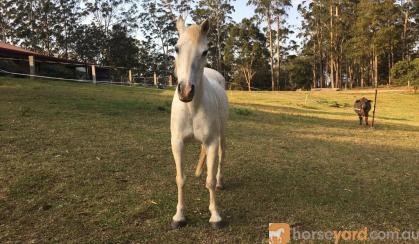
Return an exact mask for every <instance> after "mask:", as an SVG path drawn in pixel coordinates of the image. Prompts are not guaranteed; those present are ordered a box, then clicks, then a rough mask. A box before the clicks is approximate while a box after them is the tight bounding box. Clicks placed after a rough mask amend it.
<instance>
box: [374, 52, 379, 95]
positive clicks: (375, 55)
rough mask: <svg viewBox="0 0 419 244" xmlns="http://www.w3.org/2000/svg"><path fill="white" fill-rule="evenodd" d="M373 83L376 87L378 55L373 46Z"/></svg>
mask: <svg viewBox="0 0 419 244" xmlns="http://www.w3.org/2000/svg"><path fill="white" fill-rule="evenodd" d="M374 84H375V88H377V87H378V55H377V51H376V50H375V46H374Z"/></svg>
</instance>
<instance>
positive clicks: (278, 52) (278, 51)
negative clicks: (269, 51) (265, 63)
mask: <svg viewBox="0 0 419 244" xmlns="http://www.w3.org/2000/svg"><path fill="white" fill-rule="evenodd" d="M280 22H281V18H280V17H279V15H278V17H277V19H276V45H277V47H276V48H277V54H278V55H277V56H278V73H277V76H278V77H277V79H276V82H277V85H278V90H280V87H281V83H280V75H281V47H280V41H281V40H280V35H279V31H280V27H281V23H280Z"/></svg>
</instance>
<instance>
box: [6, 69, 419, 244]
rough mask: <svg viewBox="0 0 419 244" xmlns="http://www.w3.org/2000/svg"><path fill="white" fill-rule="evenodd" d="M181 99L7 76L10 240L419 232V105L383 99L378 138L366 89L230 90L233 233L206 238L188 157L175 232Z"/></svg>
mask: <svg viewBox="0 0 419 244" xmlns="http://www.w3.org/2000/svg"><path fill="white" fill-rule="evenodd" d="M172 92H173V91H170V90H158V89H146V88H131V87H117V86H94V85H86V84H76V83H64V82H58V81H57V82H56V81H39V80H36V81H30V80H24V79H12V78H5V77H3V78H0V241H1V242H7V241H12V242H21V241H23V242H31V241H33V242H54V241H55V242H65V241H69V240H71V241H74V242H77V243H78V242H95V241H96V242H102V241H110V242H131V241H132V242H139V243H145V242H147V243H162V242H169V243H197V242H198V243H200V242H204V243H213V242H221V243H235V242H241V243H260V242H261V241H263V240H264V241H266V240H267V228H268V223H269V222H287V223H290V224H298V226H300V228H302V229H303V230H332V229H357V228H361V227H364V226H367V227H368V228H369V229H371V230H373V229H376V230H404V229H411V230H417V229H418V228H419V223H418V222H417V219H419V216H418V209H417V206H419V196H418V192H419V172H418V169H417V167H418V164H419V143H418V141H419V109H418V106H419V95H414V94H412V93H409V92H380V93H379V96H378V103H377V113H376V121H375V123H376V127H375V129H368V128H365V127H360V126H358V120H357V117H356V115H355V113H354V112H353V109H352V105H353V102H354V100H355V99H356V98H359V97H361V96H367V97H368V98H369V99H373V93H369V92H367V91H360V92H359V93H357V92H312V93H308V92H275V93H270V92H251V93H248V92H237V91H234V92H230V91H228V95H229V99H230V102H231V109H230V120H229V122H228V137H227V138H228V149H227V163H226V167H225V176H226V187H227V188H226V190H225V191H222V192H219V198H218V199H219V202H220V208H221V212H222V215H223V216H224V217H225V219H226V220H227V222H228V224H229V225H228V227H227V228H225V229H223V230H220V231H213V230H212V229H210V227H209V224H208V219H209V212H208V192H207V190H206V189H205V187H204V181H205V175H203V176H201V177H200V178H195V177H194V176H193V172H194V169H195V164H196V160H197V156H198V153H199V146H198V145H190V146H188V148H187V152H188V155H187V157H186V162H185V164H186V170H187V184H186V201H187V202H186V204H187V218H188V220H189V222H188V226H187V227H186V228H185V229H182V230H170V228H169V223H170V220H171V217H172V216H173V214H174V212H175V209H176V196H177V195H176V185H175V177H174V176H175V167H174V163H173V159H172V155H171V150H170V132H169V120H170V119H169V118H170V104H171V99H172ZM336 103H337V104H339V105H341V106H340V107H339V108H337V107H334V106H331V105H335V104H336ZM370 121H371V118H370Z"/></svg>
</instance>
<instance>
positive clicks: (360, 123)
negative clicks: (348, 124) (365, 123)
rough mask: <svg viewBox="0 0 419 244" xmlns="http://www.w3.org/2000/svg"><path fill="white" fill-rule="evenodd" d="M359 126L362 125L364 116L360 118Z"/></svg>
mask: <svg viewBox="0 0 419 244" xmlns="http://www.w3.org/2000/svg"><path fill="white" fill-rule="evenodd" d="M359 125H362V116H359Z"/></svg>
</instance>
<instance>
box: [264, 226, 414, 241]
mask: <svg viewBox="0 0 419 244" xmlns="http://www.w3.org/2000/svg"><path fill="white" fill-rule="evenodd" d="M291 239H292V240H294V241H315V240H319V241H332V242H334V243H335V244H338V243H339V242H341V241H358V242H359V241H364V242H365V241H367V240H370V241H375V240H377V241H387V242H388V241H403V242H411V241H413V242H415V243H417V241H419V231H411V230H410V231H409V230H405V231H377V230H372V231H370V230H369V229H368V228H367V227H364V228H361V229H359V230H328V231H301V230H298V229H296V228H292V232H291V228H290V225H289V224H287V223H270V224H269V243H271V244H286V243H288V242H289V241H290V240H291Z"/></svg>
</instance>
